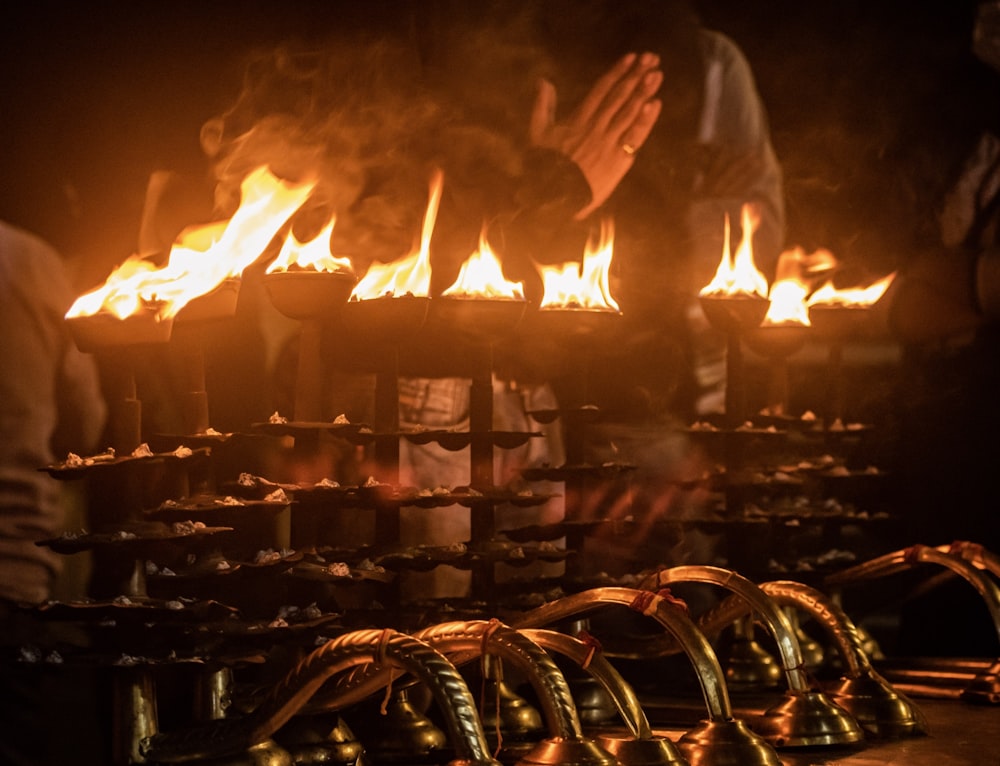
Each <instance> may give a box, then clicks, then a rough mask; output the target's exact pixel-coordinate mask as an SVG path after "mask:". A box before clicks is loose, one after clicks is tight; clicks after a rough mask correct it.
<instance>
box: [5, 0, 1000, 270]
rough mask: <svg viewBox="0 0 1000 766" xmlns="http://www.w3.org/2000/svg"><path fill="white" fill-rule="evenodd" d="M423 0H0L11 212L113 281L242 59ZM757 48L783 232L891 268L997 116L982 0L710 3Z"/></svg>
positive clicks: (192, 154)
mask: <svg viewBox="0 0 1000 766" xmlns="http://www.w3.org/2000/svg"><path fill="white" fill-rule="evenodd" d="M423 5H424V4H423V3H421V2H412V1H411V2H405V1H404V0H396V1H395V2H393V1H392V0H381V2H367V3H362V2H343V0H328V1H327V2H304V1H303V0H294V1H291V2H282V3H275V2H263V1H262V0H244V2H234V1H232V0H217V1H216V2H171V3H146V2H132V3H122V2H103V3H101V2H97V3H87V4H83V3H74V4H62V3H58V4H56V3H50V2H45V1H43V2H40V3H33V4H28V3H24V4H16V5H15V6H14V7H11V6H10V5H8V7H7V8H6V9H5V10H3V11H0V71H2V72H3V86H2V90H0V147H2V148H0V173H2V175H0V217H3V218H5V219H7V220H10V221H13V222H15V223H18V224H20V225H22V226H25V227H27V228H30V229H33V230H35V231H38V232H39V233H41V234H43V235H44V236H46V237H48V238H49V239H50V240H51V241H53V242H54V243H55V244H56V245H57V246H58V247H59V248H60V249H61V250H62V251H63V252H65V253H67V254H68V255H82V256H84V257H83V258H82V259H81V260H82V261H83V262H84V263H85V264H86V265H87V268H86V269H85V270H84V275H85V276H84V279H86V278H90V279H96V280H98V281H100V280H102V279H103V277H104V276H106V273H107V272H108V271H109V270H110V268H112V267H113V266H114V265H115V264H116V263H118V262H119V261H121V260H122V259H123V258H124V257H125V256H126V255H128V254H129V253H130V252H131V251H132V249H133V248H134V246H135V237H136V231H137V227H138V221H139V216H140V211H141V205H142V198H143V193H144V188H145V184H146V180H147V178H148V176H149V173H150V171H151V170H153V169H155V168H157V167H173V168H178V167H179V168H184V167H194V166H195V164H196V163H198V162H199V161H200V155H199V148H198V130H199V127H200V125H201V123H202V122H203V121H204V120H205V119H206V118H207V117H210V116H212V115H213V114H215V113H216V112H217V111H218V110H219V109H220V108H222V107H223V106H224V105H225V104H227V103H228V101H229V100H230V99H231V98H232V97H233V96H234V94H235V93H236V92H237V90H238V88H239V83H240V74H241V61H242V58H241V56H242V55H243V54H244V53H245V52H246V51H247V50H249V49H250V48H252V47H254V46H258V45H264V44H267V43H269V42H274V41H278V40H281V39H284V38H290V37H294V38H298V37H308V36H310V35H316V34H320V33H321V32H322V31H324V30H326V29H329V28H330V27H331V26H339V27H342V28H344V29H347V30H351V29H361V28H362V27H364V26H365V25H376V26H379V25H381V26H390V27H391V26H394V25H395V26H398V25H402V24H406V23H408V21H407V18H408V15H407V12H408V11H409V10H412V9H417V10H416V12H417V13H419V12H420V10H421V8H422V6H423ZM697 7H698V10H699V12H700V13H701V16H702V18H703V19H704V21H705V22H706V24H707V25H708V26H711V27H714V28H717V29H720V30H722V31H725V32H727V33H729V34H730V35H731V36H732V37H733V38H734V39H735V40H736V41H737V43H738V44H739V45H740V46H741V47H742V48H743V50H744V51H745V53H746V54H747V57H748V58H749V60H750V62H751V65H752V67H753V69H754V72H755V75H756V77H757V81H758V86H759V89H760V91H761V93H762V95H763V98H764V101H765V103H766V105H767V107H768V110H769V114H770V118H771V123H772V129H773V138H774V144H775V148H776V150H777V152H778V155H779V159H780V160H781V161H782V163H783V165H784V168H785V173H786V184H787V186H786V192H787V201H788V211H789V232H788V244H789V245H801V246H803V247H805V248H806V249H807V250H812V249H815V248H817V247H826V248H829V249H831V250H832V251H833V252H834V253H835V254H836V255H837V256H838V257H840V258H842V259H845V260H848V261H850V260H856V261H861V262H864V263H865V264H866V265H868V266H869V267H870V268H871V269H872V270H874V271H885V270H887V269H888V268H890V267H893V266H895V264H896V263H897V262H898V261H899V260H900V259H905V257H906V252H907V251H908V250H909V249H910V248H911V247H912V243H913V241H914V240H915V239H917V240H919V238H920V237H923V236H924V235H925V234H924V228H925V225H926V224H927V222H928V220H929V219H928V215H929V211H930V210H931V206H932V204H933V200H934V198H935V197H936V195H937V194H938V193H940V190H941V188H942V186H943V185H944V183H945V182H946V178H947V176H948V174H949V173H950V172H951V170H952V167H953V164H954V162H955V161H956V159H957V158H958V157H960V156H961V155H962V154H963V153H964V151H965V149H966V147H967V146H968V143H969V141H970V140H971V138H972V136H974V135H975V133H976V132H977V131H978V129H979V127H980V126H981V125H982V124H983V123H984V122H989V121H991V120H992V113H993V112H994V111H995V109H996V107H995V103H994V102H995V101H997V99H996V98H995V96H996V94H997V93H1000V90H997V89H996V88H995V84H994V81H993V77H994V75H993V73H992V72H991V71H990V70H988V69H987V68H986V67H985V66H983V65H981V64H979V63H978V62H977V61H975V59H974V58H973V57H972V56H971V53H970V47H969V43H970V32H971V26H972V16H973V11H974V7H975V3H973V2H970V1H968V0H934V1H933V2H929V3H912V2H910V3H903V2H897V1H895V0H891V1H890V0H884V1H882V2H878V1H876V2H866V1H865V0H839V1H838V2H805V1H804V0H799V1H798V2H791V1H790V0H767V1H764V0H758V1H750V2H747V1H742V2H741V1H739V0H702V2H699V3H697Z"/></svg>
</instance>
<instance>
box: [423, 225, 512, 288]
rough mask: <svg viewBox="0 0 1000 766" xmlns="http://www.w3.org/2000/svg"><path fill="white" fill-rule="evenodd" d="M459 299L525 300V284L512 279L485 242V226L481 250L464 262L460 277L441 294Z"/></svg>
mask: <svg viewBox="0 0 1000 766" xmlns="http://www.w3.org/2000/svg"><path fill="white" fill-rule="evenodd" d="M441 294H442V295H448V296H452V297H458V298H509V299H512V300H522V301H523V300H524V286H523V285H522V284H521V283H520V282H509V281H508V280H507V278H506V277H505V276H504V275H503V267H502V266H501V264H500V259H499V258H497V256H496V254H495V253H494V252H493V250H492V248H491V247H490V245H489V243H488V242H487V241H486V226H485V225H484V226H483V228H482V231H480V233H479V249H478V250H476V252H474V253H473V254H472V255H470V256H469V257H468V258H467V259H466V261H465V263H463V264H462V268H461V270H460V271H459V272H458V278H457V279H456V280H455V282H454V283H453V284H452V285H451V287H449V288H448V289H447V290H445V291H444V292H442V293H441Z"/></svg>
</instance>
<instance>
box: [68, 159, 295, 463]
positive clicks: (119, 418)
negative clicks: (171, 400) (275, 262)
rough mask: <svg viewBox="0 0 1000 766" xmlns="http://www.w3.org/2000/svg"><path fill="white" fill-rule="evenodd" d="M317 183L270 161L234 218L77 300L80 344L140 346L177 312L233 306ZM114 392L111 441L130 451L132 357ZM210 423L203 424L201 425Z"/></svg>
mask: <svg viewBox="0 0 1000 766" xmlns="http://www.w3.org/2000/svg"><path fill="white" fill-rule="evenodd" d="M312 188H313V186H312V184H287V183H285V182H283V181H281V180H280V179H278V178H276V177H275V176H274V175H273V174H271V172H270V171H269V170H268V168H266V167H260V168H258V169H257V170H255V171H254V172H252V173H250V174H249V175H248V176H247V177H246V179H244V181H243V184H242V186H241V193H242V198H241V203H240V207H239V209H238V210H237V211H236V213H235V214H234V215H233V216H232V218H231V219H230V220H229V221H225V222H217V223H213V224H209V225H206V226H198V227H192V228H190V229H187V230H185V231H184V232H182V233H181V235H180V236H179V237H178V239H177V241H176V243H175V244H174V245H173V246H172V247H171V249H170V253H169V255H168V257H167V262H166V263H165V264H164V265H162V266H160V265H157V264H156V263H154V262H153V261H152V260H150V259H148V258H144V257H142V256H140V255H133V256H131V257H129V258H128V259H127V260H125V261H124V262H123V263H122V264H121V265H120V266H119V267H118V268H117V269H115V270H114V271H113V272H112V273H111V275H110V276H109V277H108V278H107V280H106V281H105V282H104V284H103V285H101V286H100V287H98V288H96V289H94V290H92V291H90V292H89V293H86V294H84V295H82V296H80V297H79V298H77V300H76V301H75V302H74V303H73V305H72V306H71V307H70V309H69V311H68V312H67V314H66V320H67V323H68V325H69V328H70V332H71V333H72V334H73V337H74V339H75V340H76V342H77V345H78V346H79V347H80V348H81V350H86V351H90V350H94V349H97V348H100V349H108V348H112V347H114V348H118V349H122V348H125V349H134V348H136V347H139V346H142V345H145V344H149V343H165V342H167V341H169V340H170V339H171V336H172V331H173V328H174V324H175V319H178V320H180V321H188V322H194V321H197V320H203V319H206V318H209V317H216V316H220V315H225V314H226V313H230V312H231V311H232V310H235V297H236V292H237V290H236V289H234V288H235V287H238V279H239V277H240V275H241V274H242V273H243V270H244V269H245V268H246V267H247V266H249V265H250V264H252V263H253V262H254V261H255V260H256V259H257V258H258V257H260V254H261V253H262V252H264V250H265V249H266V247H267V245H268V243H269V242H270V241H271V239H272V238H273V237H274V235H275V233H276V232H277V231H278V230H279V229H280V228H281V226H282V225H283V224H284V223H285V221H286V220H287V219H288V218H289V217H290V216H291V215H292V213H294V212H295V210H296V209H298V207H299V206H300V205H301V204H302V203H303V202H304V201H305V199H306V198H307V197H308V196H309V194H310V192H311V191H312ZM193 358H194V360H195V364H194V369H193V371H192V374H191V378H192V382H193V386H194V388H195V389H198V388H199V387H200V388H201V389H203V387H204V386H203V384H204V374H203V370H201V369H200V368H199V363H200V361H201V358H200V355H199V354H197V353H196V354H194V357H193ZM127 362H128V364H127V365H126V367H127V369H126V370H125V371H124V373H123V374H122V375H121V376H120V377H121V380H120V381H119V382H118V385H117V386H116V389H117V391H116V393H117V394H118V395H119V396H120V397H121V399H120V401H118V405H117V407H116V406H114V402H115V401H117V397H111V399H112V402H113V405H112V421H111V422H112V426H111V427H112V430H113V433H114V444H113V446H114V447H115V448H116V450H118V451H119V452H120V453H123V454H128V453H130V452H131V451H132V450H134V449H135V448H137V447H138V446H139V445H140V444H141V442H142V439H141V409H142V408H141V404H140V402H139V400H138V398H137V395H136V389H135V375H134V369H133V367H132V363H133V360H132V359H128V360H127ZM193 394H194V396H193V401H194V404H193V405H192V410H191V412H193V413H194V414H190V413H189V417H188V419H189V422H190V425H191V427H192V428H193V429H195V430H198V429H201V426H202V425H204V426H205V428H207V423H205V422H203V421H205V420H206V419H207V400H206V398H205V397H206V395H205V394H204V391H203V390H195V391H193ZM201 430H204V429H201Z"/></svg>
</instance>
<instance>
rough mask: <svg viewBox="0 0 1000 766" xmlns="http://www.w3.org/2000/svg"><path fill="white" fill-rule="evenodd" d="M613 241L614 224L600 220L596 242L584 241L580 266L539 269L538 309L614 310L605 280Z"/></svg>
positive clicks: (607, 283)
mask: <svg viewBox="0 0 1000 766" xmlns="http://www.w3.org/2000/svg"><path fill="white" fill-rule="evenodd" d="M614 240H615V235H614V222H613V221H612V220H611V219H604V220H602V221H601V232H600V238H599V240H598V241H597V242H594V240H593V238H591V239H590V240H588V241H587V246H586V248H585V250H584V254H583V263H582V264H579V263H577V262H575V261H571V262H569V263H564V264H562V265H561V266H539V273H540V274H541V276H542V284H543V286H544V293H543V296H542V303H541V305H540V308H543V309H545V308H565V307H569V306H572V307H579V308H586V309H602V310H610V311H618V310H619V308H618V303H617V302H616V301H615V299H614V298H613V297H612V296H611V288H610V285H609V281H608V272H609V271H610V269H611V258H612V255H613V253H614Z"/></svg>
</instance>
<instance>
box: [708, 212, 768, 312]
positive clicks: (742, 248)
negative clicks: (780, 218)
mask: <svg viewBox="0 0 1000 766" xmlns="http://www.w3.org/2000/svg"><path fill="white" fill-rule="evenodd" d="M741 214H742V221H743V238H742V239H741V240H740V244H739V247H738V248H737V249H736V257H735V258H733V257H732V256H731V253H730V242H729V240H730V233H729V216H728V215H727V216H726V220H725V238H724V241H723V246H722V260H721V261H720V262H719V268H718V269H717V270H716V272H715V276H714V277H712V281H711V282H709V283H708V284H707V285H706V286H705V287H703V288H702V289H701V293H700V294H701V295H759V296H760V297H761V298H767V292H768V290H767V277H765V276H764V275H763V274H762V273H761V272H760V270H758V269H757V266H756V265H755V264H754V260H753V235H754V234H755V233H756V231H757V228H758V226H760V216H758V215H757V214H756V212H755V211H754V209H753V208H752V207H751V206H750V205H743V208H742V211H741Z"/></svg>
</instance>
